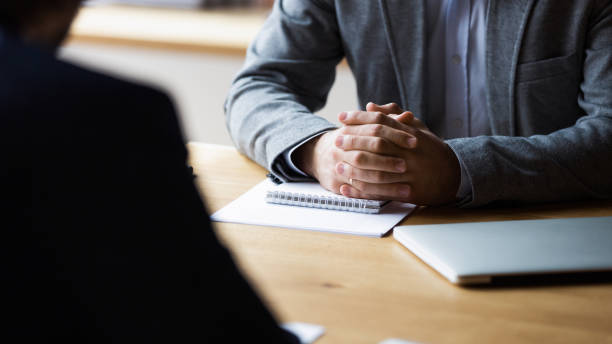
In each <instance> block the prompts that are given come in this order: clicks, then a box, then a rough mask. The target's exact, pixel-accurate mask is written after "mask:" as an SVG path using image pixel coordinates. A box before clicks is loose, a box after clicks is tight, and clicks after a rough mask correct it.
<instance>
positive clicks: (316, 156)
mask: <svg viewBox="0 0 612 344" xmlns="http://www.w3.org/2000/svg"><path fill="white" fill-rule="evenodd" d="M345 116H346V113H341V114H340V115H339V117H340V118H343V117H345ZM381 116H382V114H381ZM386 123H387V124H365V125H358V126H351V127H342V128H339V129H336V130H333V131H330V132H327V133H325V134H323V135H321V136H318V137H316V138H314V139H312V140H310V141H309V142H307V143H305V144H304V145H302V146H301V147H300V148H298V150H296V152H295V153H294V154H295V155H294V158H295V162H296V165H297V167H298V168H300V169H301V170H302V171H304V172H306V173H307V174H308V175H310V176H312V177H314V178H315V179H317V180H318V181H319V183H320V184H321V185H322V186H323V187H324V188H326V189H328V190H330V191H332V192H335V193H338V194H339V193H340V187H341V186H342V185H343V184H346V183H347V180H346V178H345V177H342V175H339V174H338V173H337V172H336V167H337V166H338V165H341V164H339V163H341V162H347V161H349V162H351V165H352V166H356V167H358V168H361V169H364V170H370V171H373V172H374V173H379V174H381V175H384V176H385V179H386V180H390V181H393V180H395V179H397V180H398V181H399V180H400V179H401V176H402V173H404V172H405V171H406V161H405V160H404V159H401V158H398V157H393V156H389V155H381V154H376V153H371V152H370V151H385V152H389V151H395V150H403V149H412V148H414V147H416V144H417V142H416V138H415V137H414V136H413V135H411V134H410V131H407V130H405V128H398V126H399V122H397V121H395V120H392V119H391V118H389V121H386ZM346 139H349V140H351V139H354V140H356V139H359V144H360V145H365V146H367V147H369V148H370V149H369V150H370V151H366V150H363V151H360V150H351V151H345V150H343V149H340V148H339V147H342V146H343V143H342V142H338V141H340V140H346ZM397 153H398V155H399V151H398V152H397Z"/></svg>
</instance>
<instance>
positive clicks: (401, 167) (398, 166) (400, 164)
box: [395, 160, 406, 172]
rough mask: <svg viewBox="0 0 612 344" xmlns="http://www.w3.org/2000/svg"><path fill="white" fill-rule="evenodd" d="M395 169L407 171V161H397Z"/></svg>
mask: <svg viewBox="0 0 612 344" xmlns="http://www.w3.org/2000/svg"><path fill="white" fill-rule="evenodd" d="M395 170H396V171H397V172H404V171H406V162H405V161H404V160H398V161H397V162H396V163H395Z"/></svg>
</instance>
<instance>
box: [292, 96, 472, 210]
mask: <svg viewBox="0 0 612 344" xmlns="http://www.w3.org/2000/svg"><path fill="white" fill-rule="evenodd" d="M338 119H339V120H340V122H341V123H342V124H344V126H343V127H341V128H339V129H337V130H334V131H330V132H328V133H325V134H323V135H321V136H320V137H318V138H317V139H316V140H313V141H312V142H309V143H308V144H306V145H305V146H304V147H302V148H300V150H299V152H298V159H297V161H298V166H300V167H302V168H303V169H304V170H305V171H306V172H307V173H309V174H310V175H312V176H313V177H315V178H316V179H317V180H318V181H319V182H320V183H321V185H322V186H323V187H325V188H326V189H328V190H331V191H333V192H336V193H340V194H342V195H345V196H347V197H354V198H368V199H388V200H397V201H401V202H408V203H414V204H419V205H441V204H446V203H450V202H453V201H454V200H455V195H456V193H457V190H458V188H459V183H460V180H461V169H460V166H459V162H458V160H457V157H456V156H455V153H454V152H453V151H452V149H451V148H450V147H449V146H448V145H447V144H446V143H445V142H444V141H443V140H442V139H440V138H439V137H437V136H436V135H435V134H433V133H432V132H431V131H429V130H428V129H427V127H426V126H425V125H424V124H423V123H422V122H421V121H420V120H419V119H417V118H416V117H414V115H413V114H412V113H410V112H407V111H403V110H402V109H400V107H399V106H398V105H396V104H393V103H392V104H387V105H383V106H379V105H376V104H373V103H370V104H368V106H367V107H366V111H354V112H343V113H341V114H339V116H338Z"/></svg>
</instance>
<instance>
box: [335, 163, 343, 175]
mask: <svg viewBox="0 0 612 344" xmlns="http://www.w3.org/2000/svg"><path fill="white" fill-rule="evenodd" d="M336 172H338V174H343V173H344V164H342V163H340V164H338V166H336Z"/></svg>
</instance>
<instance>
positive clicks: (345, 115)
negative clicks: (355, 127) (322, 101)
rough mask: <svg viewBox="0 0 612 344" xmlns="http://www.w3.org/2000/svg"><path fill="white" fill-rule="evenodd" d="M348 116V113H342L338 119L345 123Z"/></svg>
mask: <svg viewBox="0 0 612 344" xmlns="http://www.w3.org/2000/svg"><path fill="white" fill-rule="evenodd" d="M347 116H348V114H347V113H346V112H340V114H339V115H338V119H340V120H341V121H344V120H345V119H346V117H347Z"/></svg>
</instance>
